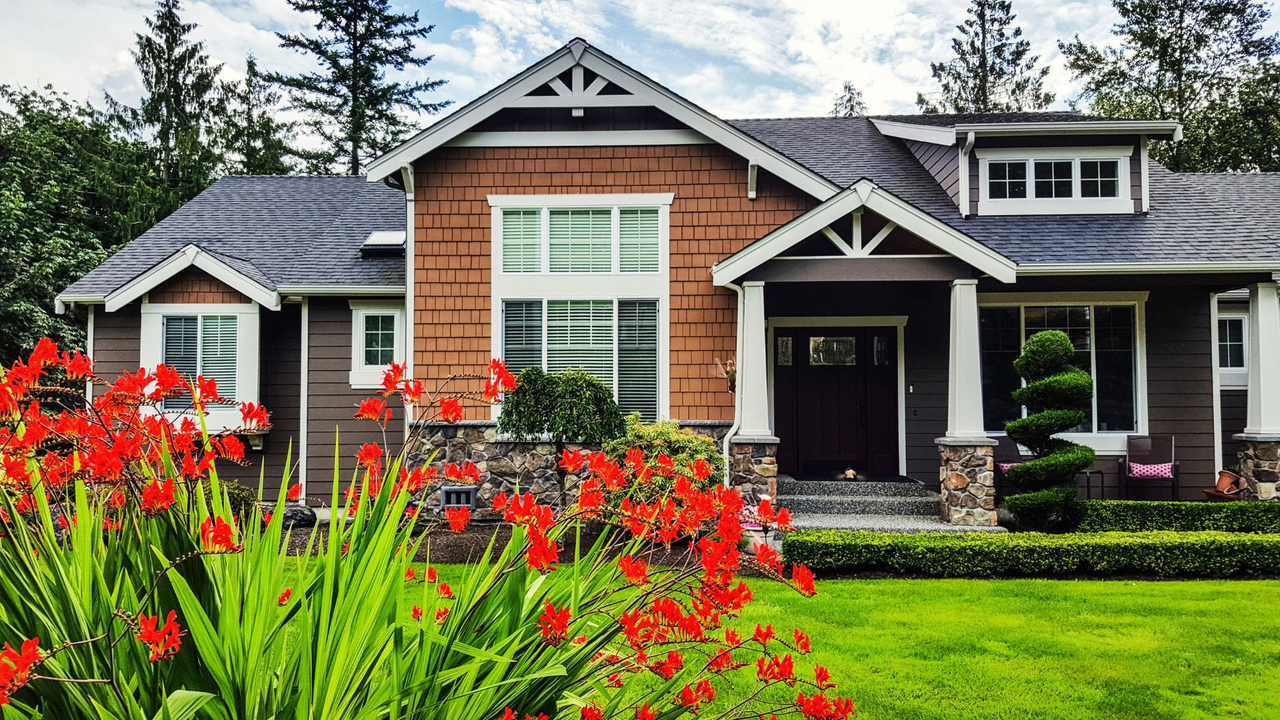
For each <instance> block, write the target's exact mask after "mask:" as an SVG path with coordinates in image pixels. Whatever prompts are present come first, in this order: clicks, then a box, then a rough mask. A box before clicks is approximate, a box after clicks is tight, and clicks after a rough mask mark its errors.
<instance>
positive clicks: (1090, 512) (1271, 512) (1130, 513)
mask: <svg viewBox="0 0 1280 720" xmlns="http://www.w3.org/2000/svg"><path fill="white" fill-rule="evenodd" d="M1010 500H1012V498H1010ZM1076 513H1077V515H1078V524H1077V530H1078V531H1079V532H1091V533H1092V532H1108V531H1119V532H1146V531H1149V530H1177V531H1181V532H1193V531H1197V530H1220V531H1222V532H1236V533H1280V503H1277V502H1229V503H1207V502H1172V501H1170V502H1142V501H1126V500H1085V501H1083V502H1080V503H1078V504H1077V508H1076Z"/></svg>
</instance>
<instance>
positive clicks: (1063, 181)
mask: <svg viewBox="0 0 1280 720" xmlns="http://www.w3.org/2000/svg"><path fill="white" fill-rule="evenodd" d="M1035 166H1036V167H1035V174H1036V197H1038V198H1061V197H1071V161H1070V160H1066V161H1063V160H1055V161H1049V160H1041V161H1038V162H1036V163H1035Z"/></svg>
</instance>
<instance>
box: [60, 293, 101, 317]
mask: <svg viewBox="0 0 1280 720" xmlns="http://www.w3.org/2000/svg"><path fill="white" fill-rule="evenodd" d="M102 302H103V297H102V296H101V295H56V296H54V298H53V312H54V314H56V315H65V314H66V313H67V303H81V304H83V305H101V304H102Z"/></svg>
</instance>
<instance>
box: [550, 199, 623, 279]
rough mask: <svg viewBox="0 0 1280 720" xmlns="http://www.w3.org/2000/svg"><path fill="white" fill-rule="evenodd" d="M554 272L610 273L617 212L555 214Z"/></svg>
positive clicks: (553, 225)
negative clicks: (615, 213)
mask: <svg viewBox="0 0 1280 720" xmlns="http://www.w3.org/2000/svg"><path fill="white" fill-rule="evenodd" d="M550 253H551V262H550V266H551V272H610V271H611V270H612V269H613V211H612V210H610V209H609V208H592V209H586V210H560V209H555V210H551V238H550Z"/></svg>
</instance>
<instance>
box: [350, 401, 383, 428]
mask: <svg viewBox="0 0 1280 720" xmlns="http://www.w3.org/2000/svg"><path fill="white" fill-rule="evenodd" d="M386 412H387V401H386V400H383V399H381V398H365V399H364V400H361V401H360V404H359V405H356V414H355V419H356V420H372V421H374V422H377V423H382V426H383V427H386V426H387V417H383V415H384V414H385V413H386ZM388 417H389V416H388Z"/></svg>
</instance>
